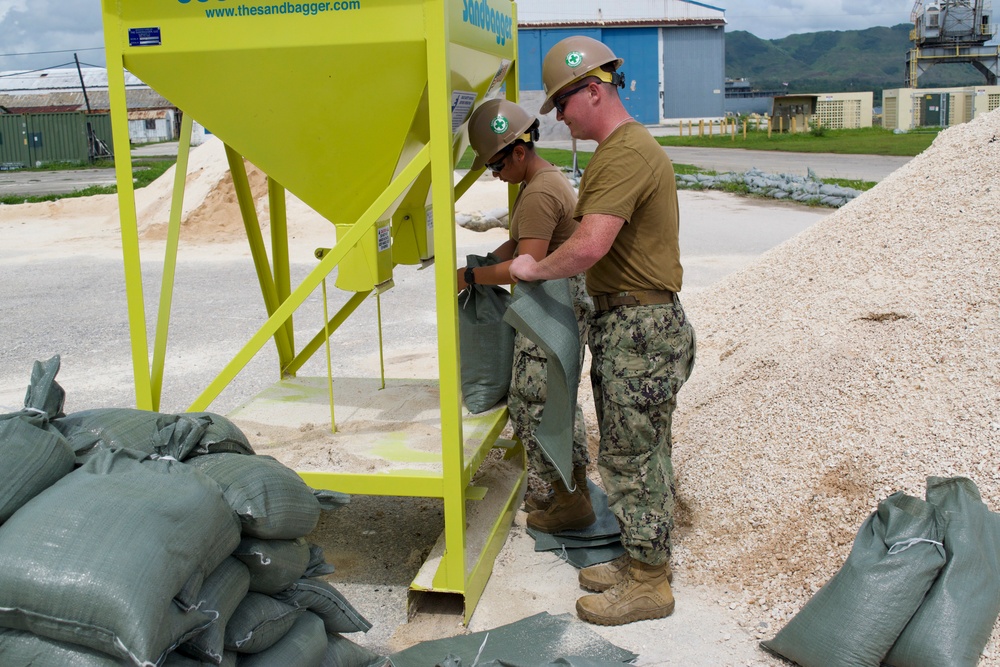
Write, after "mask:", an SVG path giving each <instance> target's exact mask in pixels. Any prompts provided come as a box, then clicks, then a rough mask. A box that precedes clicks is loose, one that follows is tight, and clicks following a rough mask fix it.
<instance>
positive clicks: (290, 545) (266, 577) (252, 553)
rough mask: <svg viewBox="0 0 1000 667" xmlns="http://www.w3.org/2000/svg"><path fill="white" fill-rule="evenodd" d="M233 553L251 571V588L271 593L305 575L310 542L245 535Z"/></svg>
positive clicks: (277, 591)
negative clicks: (265, 538)
mask: <svg viewBox="0 0 1000 667" xmlns="http://www.w3.org/2000/svg"><path fill="white" fill-rule="evenodd" d="M233 556H235V557H236V558H238V559H240V561H242V562H243V564H244V565H246V566H247V569H249V570H250V590H251V591H254V592H256V593H264V594H265V595H273V594H275V593H280V592H281V591H283V590H285V589H286V588H288V587H289V586H291V585H292V584H293V583H295V582H296V581H297V580H298V579H299V578H300V577H302V576H303V575H304V574H305V571H306V568H307V567H308V566H309V556H310V553H309V543H308V542H306V541H305V539H303V538H301V537H299V538H296V539H294V540H264V539H261V538H259V537H244V538H243V539H242V540H240V544H239V546H238V547H236V550H235V551H233Z"/></svg>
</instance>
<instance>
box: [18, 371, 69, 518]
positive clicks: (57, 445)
mask: <svg viewBox="0 0 1000 667" xmlns="http://www.w3.org/2000/svg"><path fill="white" fill-rule="evenodd" d="M58 372H59V356H58V355H57V356H55V357H52V358H51V359H49V360H48V361H47V362H45V363H42V362H40V361H36V362H35V363H34V365H33V366H32V369H31V381H30V383H29V385H28V391H27V394H26V395H25V398H24V409H23V410H21V411H20V412H14V413H10V414H6V415H0V523H3V522H4V521H6V520H7V519H8V518H10V516H11V515H12V514H13V513H14V512H16V511H17V509H18V508H19V507H21V506H22V505H24V504H25V503H26V502H28V501H29V500H31V499H32V498H34V497H35V496H36V495H38V494H39V493H41V492H42V491H43V490H45V489H47V488H48V487H50V486H52V485H53V484H55V483H56V481H58V480H59V479H60V478H61V477H62V476H63V475H66V474H67V473H69V472H70V471H71V470H72V469H73V464H74V456H73V449H72V448H71V447H70V445H69V443H68V442H67V441H66V439H65V438H64V437H63V436H62V434H60V433H59V431H58V430H57V429H56V428H55V427H53V426H51V424H50V422H51V421H52V420H54V419H56V418H58V417H61V416H62V408H63V401H64V400H65V397H66V393H65V392H64V391H63V389H62V387H60V386H59V383H58V382H56V381H55V377H56V374H57V373H58Z"/></svg>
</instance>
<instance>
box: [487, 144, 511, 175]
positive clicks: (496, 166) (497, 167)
mask: <svg viewBox="0 0 1000 667" xmlns="http://www.w3.org/2000/svg"><path fill="white" fill-rule="evenodd" d="M513 150H514V147H513V146H507V147H506V148H504V149H503V155H502V156H501V157H500V159H499V160H497V161H496V162H487V163H486V168H487V169H489V170H490V171H492V172H496V173H500V172H501V171H503V168H504V165H505V163H506V162H507V158H508V157H510V154H511V152H512V151H513Z"/></svg>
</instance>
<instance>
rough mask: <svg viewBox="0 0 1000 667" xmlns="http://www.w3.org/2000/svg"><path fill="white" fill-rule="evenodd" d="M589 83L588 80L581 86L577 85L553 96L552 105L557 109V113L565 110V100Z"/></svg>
mask: <svg viewBox="0 0 1000 667" xmlns="http://www.w3.org/2000/svg"><path fill="white" fill-rule="evenodd" d="M589 85H590V82H589V81H588V82H587V83H585V84H583V85H582V86H577V87H576V88H571V89H570V90H567V91H566V92H565V93H563V94H562V95H560V96H559V97H556V98H553V100H552V106H554V107H555V109H556V111H558V112H559V113H562V112H563V111H565V110H566V100H568V99H569V98H570V97H572V96H573V95H575V94H577V93H578V92H580V91H581V90H583V89H584V88H586V87H587V86H589Z"/></svg>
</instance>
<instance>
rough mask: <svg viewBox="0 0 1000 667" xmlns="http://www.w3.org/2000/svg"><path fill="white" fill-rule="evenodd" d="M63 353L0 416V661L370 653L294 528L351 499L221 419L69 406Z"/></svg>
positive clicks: (36, 665)
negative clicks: (60, 377)
mask: <svg viewBox="0 0 1000 667" xmlns="http://www.w3.org/2000/svg"><path fill="white" fill-rule="evenodd" d="M58 367H59V358H58V357H54V358H53V359H51V360H49V362H48V363H47V364H44V365H43V364H39V363H37V362H36V364H35V368H34V370H33V373H32V386H31V387H30V388H29V390H28V398H27V399H26V401H25V406H26V407H25V410H22V411H21V412H20V413H15V414H13V415H5V416H0V476H2V479H0V482H2V485H0V521H2V524H0V558H2V559H3V562H4V567H3V568H0V570H2V571H0V664H2V665H4V666H5V667H8V666H9V667H20V666H25V667H26V666H27V665H32V666H33V667H45V666H52V667H57V666H58V667H62V666H64V665H81V666H83V667H91V666H95V667H96V666H99V665H100V666H105V665H106V666H110V665H122V664H126V665H137V666H140V667H147V666H152V667H159V666H161V665H174V666H180V665H251V666H253V665H296V666H301V667H328V666H332V665H338V666H341V665H343V666H347V667H351V666H355V665H356V666H359V667H369V666H371V665H378V664H382V662H383V659H382V658H380V657H379V656H377V655H375V654H373V653H371V652H370V651H368V650H367V649H364V648H362V647H360V646H358V645H356V644H354V643H353V642H351V641H350V640H348V639H347V638H345V637H343V636H342V634H341V633H346V632H358V631H366V630H368V629H369V628H370V627H371V625H370V624H369V623H368V621H366V620H365V619H364V618H363V617H362V616H361V615H360V614H358V612H357V611H356V610H355V609H354V608H353V607H351V605H350V604H349V603H348V602H347V600H345V599H344V598H343V596H341V595H340V594H339V592H337V591H336V589H334V588H333V587H332V586H330V585H329V584H328V583H326V582H325V581H323V580H322V579H319V578H318V577H321V576H323V575H325V574H329V573H330V572H332V567H331V566H329V565H328V564H327V563H326V562H325V560H324V558H323V554H322V551H321V550H320V549H319V548H318V547H315V546H312V545H310V544H309V543H308V542H307V541H306V540H305V536H306V535H307V534H308V533H309V532H310V531H312V529H313V528H314V527H315V526H316V523H317V521H318V519H319V516H320V511H321V503H320V499H321V498H322V499H323V500H324V502H325V505H326V506H330V504H335V503H337V502H345V501H346V497H338V494H329V493H326V494H320V493H317V492H314V491H313V490H312V489H310V488H308V487H307V486H306V485H305V484H304V483H303V482H302V480H301V478H299V476H298V475H297V474H295V473H294V472H293V471H292V470H290V469H288V468H287V467H285V466H283V465H282V464H280V463H279V462H278V461H276V460H274V459H273V458H271V457H266V456H256V455H255V454H254V453H253V450H252V448H251V447H250V445H249V443H248V442H247V440H246V438H245V436H244V435H243V434H242V433H241V432H240V431H239V429H237V428H236V427H235V426H234V425H233V424H232V423H231V422H229V420H227V419H225V418H223V417H220V416H219V415H213V414H211V413H198V414H191V415H166V414H159V413H154V412H146V411H140V410H92V411H86V412H82V413H75V414H70V415H63V414H62V401H63V398H64V394H63V392H62V389H61V388H60V387H59V386H58V384H56V383H55V381H54V377H55V374H56V372H57V371H58ZM74 461H75V463H74Z"/></svg>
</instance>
